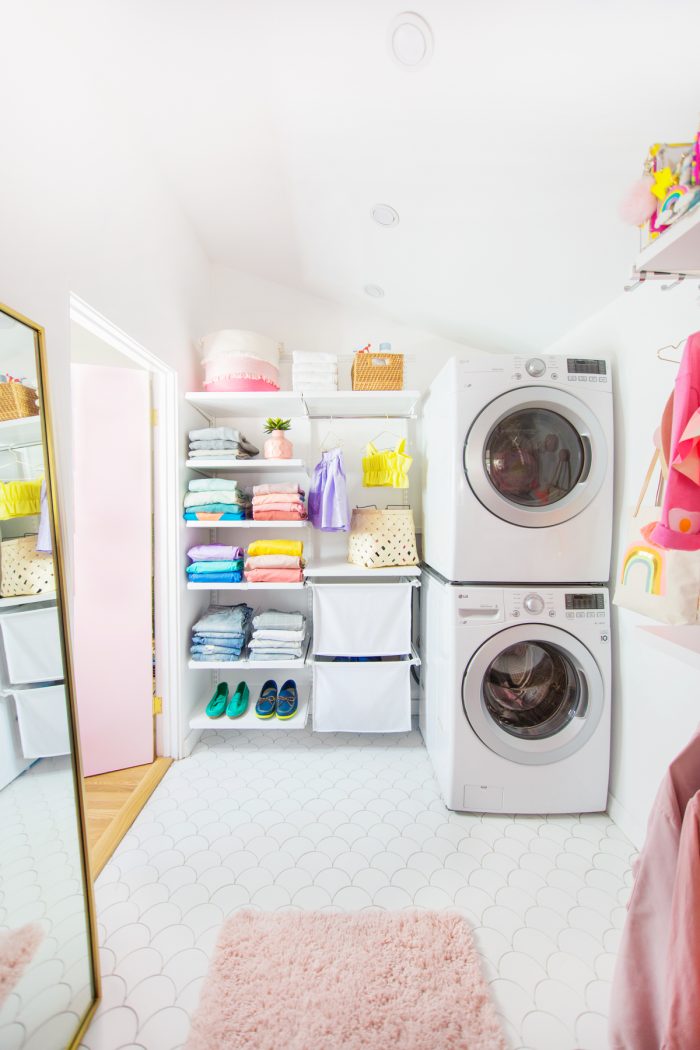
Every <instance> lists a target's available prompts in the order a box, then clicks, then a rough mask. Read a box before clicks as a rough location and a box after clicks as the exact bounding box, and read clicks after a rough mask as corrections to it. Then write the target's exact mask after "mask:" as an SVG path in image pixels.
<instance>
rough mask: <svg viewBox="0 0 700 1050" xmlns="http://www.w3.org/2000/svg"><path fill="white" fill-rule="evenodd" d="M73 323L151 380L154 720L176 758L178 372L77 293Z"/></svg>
mask: <svg viewBox="0 0 700 1050" xmlns="http://www.w3.org/2000/svg"><path fill="white" fill-rule="evenodd" d="M70 319H71V321H72V322H74V323H75V324H78V325H80V326H81V327H82V328H84V329H86V330H87V331H88V332H91V333H92V335H94V336H97V338H98V339H101V340H102V342H104V343H106V344H107V345H108V346H110V347H112V348H113V349H114V350H117V351H118V352H119V353H121V354H123V355H124V356H125V357H128V358H129V359H130V360H131V361H133V362H134V363H135V364H137V365H139V366H140V367H141V368H143V369H145V370H146V371H148V372H150V373H151V377H152V388H153V407H154V409H155V410H156V411H157V413H158V415H157V425H155V426H153V427H152V433H153V515H154V518H153V522H154V529H153V534H154V543H153V577H154V602H155V609H154V615H155V650H156V691H157V693H158V695H159V696H161V697H162V698H163V711H162V714H161V715H157V716H156V721H155V725H156V754H157V755H159V756H165V757H168V758H177V757H178V751H179V741H180V739H181V732H180V676H179V674H178V660H177V646H176V640H177V639H178V638H179V637H180V601H179V590H178V580H179V559H178V523H179V516H180V495H179V479H178V457H177V449H178V397H177V393H178V381H177V380H178V377H177V372H176V371H175V370H174V369H173V368H171V367H170V366H169V365H166V364H165V362H163V361H161V360H160V358H158V357H156V356H155V354H152V353H151V352H150V351H149V350H146V349H145V347H143V346H141V345H140V344H139V343H137V342H136V341H135V340H134V339H132V338H131V337H130V336H128V335H127V334H126V333H125V332H122V330H121V329H120V328H117V326H116V325H114V324H112V322H111V321H108V320H107V318H106V317H103V316H102V314H99V313H98V312H97V311H96V310H93V308H92V307H91V306H89V305H88V304H87V303H86V302H83V300H82V299H80V298H79V297H78V296H77V295H73V294H71V297H70Z"/></svg>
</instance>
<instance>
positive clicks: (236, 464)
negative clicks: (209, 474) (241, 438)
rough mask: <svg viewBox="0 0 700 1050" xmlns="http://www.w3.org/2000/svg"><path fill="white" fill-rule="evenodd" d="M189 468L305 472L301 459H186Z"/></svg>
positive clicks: (230, 470) (231, 472) (304, 463)
mask: <svg viewBox="0 0 700 1050" xmlns="http://www.w3.org/2000/svg"><path fill="white" fill-rule="evenodd" d="M185 466H186V467H189V469H190V470H225V471H227V472H229V473H230V474H234V473H236V472H237V471H242V472H244V473H251V474H252V473H255V472H260V473H268V472H269V473H281V472H283V471H284V472H285V473H286V472H287V471H292V470H293V471H298V472H299V473H300V474H305V473H307V467H306V462H305V461H304V460H303V459H240V460H233V461H232V460H230V459H216V458H214V457H212V459H188V460H187V461H186V463H185Z"/></svg>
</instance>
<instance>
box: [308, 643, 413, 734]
mask: <svg viewBox="0 0 700 1050" xmlns="http://www.w3.org/2000/svg"><path fill="white" fill-rule="evenodd" d="M313 711H314V730H315V731H316V732H318V733H405V732H407V731H408V730H409V729H410V728H411V661H410V660H409V659H405V660H382V661H377V662H371V663H346V662H345V661H328V662H326V661H321V660H319V661H317V662H316V663H315V664H314V693H313Z"/></svg>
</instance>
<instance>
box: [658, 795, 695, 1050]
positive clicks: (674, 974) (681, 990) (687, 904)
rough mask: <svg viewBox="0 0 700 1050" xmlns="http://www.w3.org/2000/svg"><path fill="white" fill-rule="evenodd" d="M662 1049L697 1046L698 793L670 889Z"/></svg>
mask: <svg viewBox="0 0 700 1050" xmlns="http://www.w3.org/2000/svg"><path fill="white" fill-rule="evenodd" d="M666 990H667V1003H668V1013H667V1017H666V1027H665V1029H664V1036H663V1040H662V1042H661V1046H662V1048H663V1050H688V1048H689V1047H691V1046H692V1047H700V995H698V991H699V990H700V791H698V792H696V793H695V795H693V797H692V799H691V800H690V802H689V803H688V805H687V807H686V810H685V816H684V817H683V827H682V829H681V841H680V845H679V848H678V870H677V873H676V884H675V886H674V888H673V903H672V908H671V928H670V930H669V960H668V973H667V975H666Z"/></svg>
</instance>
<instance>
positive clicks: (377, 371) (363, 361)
mask: <svg viewBox="0 0 700 1050" xmlns="http://www.w3.org/2000/svg"><path fill="white" fill-rule="evenodd" d="M352 388H353V390H403V354H355V356H354V358H353V362H352Z"/></svg>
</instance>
